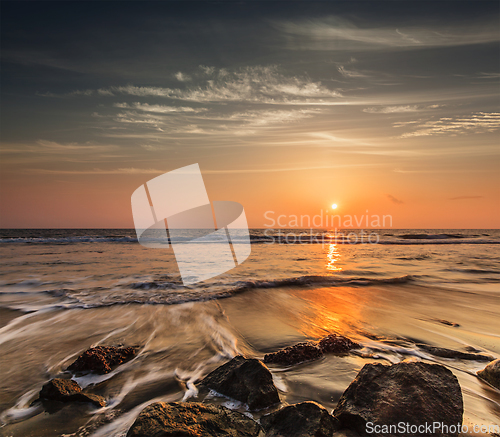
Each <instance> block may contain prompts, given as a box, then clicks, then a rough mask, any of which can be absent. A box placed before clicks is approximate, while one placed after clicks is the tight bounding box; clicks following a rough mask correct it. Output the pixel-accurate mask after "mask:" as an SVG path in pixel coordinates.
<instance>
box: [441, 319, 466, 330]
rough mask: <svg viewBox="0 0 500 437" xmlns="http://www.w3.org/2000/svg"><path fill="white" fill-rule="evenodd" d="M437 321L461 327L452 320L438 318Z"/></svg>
mask: <svg viewBox="0 0 500 437" xmlns="http://www.w3.org/2000/svg"><path fill="white" fill-rule="evenodd" d="M436 322H438V323H442V324H443V325H447V326H453V327H454V328H458V327H460V325H459V324H458V323H455V322H450V321H449V320H444V319H436Z"/></svg>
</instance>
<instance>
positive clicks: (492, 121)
mask: <svg viewBox="0 0 500 437" xmlns="http://www.w3.org/2000/svg"><path fill="white" fill-rule="evenodd" d="M396 127H398V126H396ZM415 127H416V130H415V131H413V132H408V133H405V134H403V135H401V138H410V137H423V136H431V135H462V134H471V133H485V132H494V131H496V130H497V129H499V128H500V113H498V112H476V113H474V114H471V115H469V116H461V117H454V118H453V117H442V118H440V119H439V120H430V121H426V122H424V123H422V124H420V125H418V126H415Z"/></svg>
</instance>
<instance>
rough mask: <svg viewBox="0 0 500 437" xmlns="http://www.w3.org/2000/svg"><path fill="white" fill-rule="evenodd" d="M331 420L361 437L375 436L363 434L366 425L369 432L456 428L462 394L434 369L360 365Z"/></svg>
mask: <svg viewBox="0 0 500 437" xmlns="http://www.w3.org/2000/svg"><path fill="white" fill-rule="evenodd" d="M333 416H334V417H336V418H337V419H338V420H339V421H340V423H341V425H342V427H343V428H348V429H353V430H355V431H356V432H358V433H359V434H360V435H362V436H366V435H376V434H368V433H367V431H369V430H368V429H367V426H366V425H367V423H368V422H371V423H372V424H373V426H375V425H381V426H382V425H395V426H397V424H398V423H399V422H405V423H408V424H413V425H423V424H425V423H426V422H427V423H433V422H440V423H443V424H445V425H448V426H451V425H457V424H461V423H462V416H463V400H462V391H461V389H460V385H459V383H458V380H457V378H456V377H455V375H453V373H451V371H449V370H448V369H447V368H446V367H444V366H441V365H439V364H427V363H422V362H402V363H399V364H394V365H392V366H386V365H382V364H366V365H365V366H364V367H363V368H362V369H361V371H360V372H359V373H358V375H357V376H356V378H355V379H354V381H353V382H352V383H351V385H349V387H348V388H347V390H346V391H345V392H344V394H343V395H342V397H341V398H340V400H339V402H338V404H337V407H336V408H335V410H334V412H333ZM386 435H387V434H386ZM390 435H393V436H398V435H400V434H397V433H390ZM401 435H407V434H401ZM415 435H424V434H415ZM433 435H435V436H456V435H457V434H452V433H449V434H443V433H440V432H437V433H435V434H433Z"/></svg>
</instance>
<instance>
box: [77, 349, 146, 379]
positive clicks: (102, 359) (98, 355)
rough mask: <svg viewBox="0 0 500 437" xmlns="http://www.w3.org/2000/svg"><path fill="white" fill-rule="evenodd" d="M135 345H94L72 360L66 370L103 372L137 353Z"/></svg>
mask: <svg viewBox="0 0 500 437" xmlns="http://www.w3.org/2000/svg"><path fill="white" fill-rule="evenodd" d="M137 351H138V348H137V347H115V346H96V347H93V348H90V349H87V350H86V351H85V352H84V353H83V354H81V355H80V356H79V357H78V358H77V359H76V361H74V362H73V363H72V364H71V365H70V366H69V367H68V370H71V371H72V372H94V373H98V374H101V375H102V374H105V373H109V372H111V370H113V368H114V367H116V366H119V365H120V364H123V363H126V362H127V361H129V360H131V359H132V358H133V357H135V355H136V354H137Z"/></svg>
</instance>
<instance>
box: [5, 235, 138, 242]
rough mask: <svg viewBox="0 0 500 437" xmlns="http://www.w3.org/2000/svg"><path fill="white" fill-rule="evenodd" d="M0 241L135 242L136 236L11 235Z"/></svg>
mask: <svg viewBox="0 0 500 437" xmlns="http://www.w3.org/2000/svg"><path fill="white" fill-rule="evenodd" d="M0 243H10V244H12V243H23V244H74V243H137V238H136V237H129V236H122V237H105V236H96V235H83V236H78V237H11V238H0Z"/></svg>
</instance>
